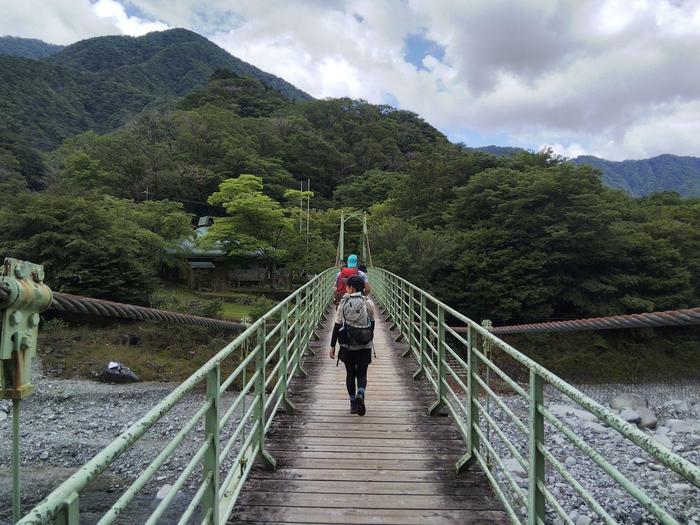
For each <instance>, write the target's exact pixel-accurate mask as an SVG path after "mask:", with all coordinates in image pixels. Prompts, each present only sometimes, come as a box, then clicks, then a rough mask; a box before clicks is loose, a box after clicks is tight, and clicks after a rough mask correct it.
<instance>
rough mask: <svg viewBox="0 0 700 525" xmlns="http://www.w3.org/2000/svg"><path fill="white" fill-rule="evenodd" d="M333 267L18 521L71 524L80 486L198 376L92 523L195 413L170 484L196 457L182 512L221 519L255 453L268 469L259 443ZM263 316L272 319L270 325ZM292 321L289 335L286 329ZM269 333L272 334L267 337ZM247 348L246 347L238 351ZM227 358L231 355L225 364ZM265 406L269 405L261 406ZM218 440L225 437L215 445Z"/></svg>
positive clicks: (143, 476)
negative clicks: (200, 390) (195, 436)
mask: <svg viewBox="0 0 700 525" xmlns="http://www.w3.org/2000/svg"><path fill="white" fill-rule="evenodd" d="M335 271H336V269H335V268H329V269H327V270H325V271H324V272H323V273H321V274H319V275H317V276H316V277H315V278H314V279H312V280H311V281H309V282H308V283H306V284H304V285H303V286H302V287H300V288H299V289H297V290H296V291H294V292H293V293H291V294H290V295H289V296H288V297H287V298H286V299H284V300H283V301H281V302H280V303H279V304H277V305H276V306H275V307H273V308H272V309H270V310H269V311H268V312H267V313H265V314H264V315H263V316H262V317H261V318H260V319H258V320H257V321H255V322H254V323H253V324H251V325H250V326H249V327H248V328H246V329H245V331H243V332H242V333H241V334H239V335H238V336H237V337H236V338H235V339H234V340H233V341H232V342H231V343H229V344H228V345H226V346H225V347H224V348H223V349H222V350H220V351H219V352H218V353H217V354H216V355H215V356H214V357H212V358H211V359H210V360H209V361H207V363H205V364H204V365H203V366H202V367H201V368H200V369H199V370H197V371H196V372H195V373H194V374H192V375H191V376H190V377H189V378H188V379H186V380H185V381H184V382H183V383H181V384H180V385H178V386H177V387H176V388H175V389H174V390H173V391H172V392H171V393H170V394H168V395H167V396H166V397H165V398H164V399H163V400H161V401H160V402H159V403H158V404H156V405H155V406H154V407H153V408H151V409H150V410H149V411H148V412H147V413H146V414H145V415H144V416H143V417H141V418H140V419H139V420H138V421H137V422H136V423H134V424H133V425H131V426H130V427H129V428H128V429H127V430H126V431H124V432H123V433H122V434H120V435H119V436H118V437H117V438H116V439H114V440H113V441H112V442H111V443H110V444H109V445H107V447H105V448H104V449H103V450H102V451H100V452H98V453H97V454H96V455H95V456H94V457H93V458H92V459H91V460H90V461H89V462H88V463H86V464H85V465H83V466H82V467H81V468H80V469H79V470H78V471H77V472H75V473H74V474H73V475H72V476H70V477H69V478H68V479H67V480H66V481H64V482H63V483H61V485H59V486H58V487H57V488H56V489H54V490H53V492H51V493H50V494H49V495H48V496H46V498H44V499H43V500H42V501H41V502H40V503H39V504H38V505H37V506H35V507H34V508H33V509H32V510H30V511H29V512H28V513H27V514H26V515H25V516H24V517H23V518H22V519H21V520H20V521H18V523H20V524H23V525H24V524H45V523H53V522H54V520H56V521H58V522H60V523H65V524H67V525H75V524H77V523H78V520H79V514H80V511H79V506H78V500H79V497H80V494H81V491H83V489H85V487H86V486H87V485H88V484H89V483H90V482H91V481H92V480H94V479H95V478H96V477H97V476H98V475H99V474H100V473H102V472H104V471H105V470H106V469H107V468H109V467H110V465H112V463H114V461H115V460H116V459H117V458H118V457H119V456H120V455H121V454H123V453H124V452H125V451H127V450H128V449H129V448H130V447H132V446H133V445H134V444H135V443H136V442H137V441H138V440H139V439H140V438H141V437H142V436H143V435H144V434H145V433H146V432H147V431H148V430H149V429H150V428H151V427H153V425H155V424H156V423H157V422H158V421H159V420H160V419H161V418H163V416H165V415H166V414H167V413H168V412H169V411H170V410H171V409H172V408H173V407H174V406H175V405H176V404H177V403H178V402H179V401H180V400H181V399H182V398H183V397H184V396H185V395H186V394H188V393H190V392H192V391H193V390H194V388H195V387H196V386H197V385H199V384H200V383H204V384H205V385H206V396H205V401H204V403H203V404H202V405H201V406H200V407H199V408H198V409H197V411H196V412H195V413H194V415H193V416H192V417H191V418H190V419H189V420H188V421H186V422H185V423H183V429H182V430H181V431H180V432H178V433H177V434H176V435H175V436H174V437H173V439H172V440H171V441H170V442H169V443H168V444H167V445H166V447H165V448H164V450H163V451H162V452H161V453H160V454H159V455H158V456H157V457H156V458H155V459H154V460H153V462H152V463H151V464H149V465H148V466H146V467H145V468H144V469H143V470H142V472H141V473H140V474H139V476H138V477H137V479H136V480H135V481H134V482H133V483H132V485H131V486H129V487H127V489H126V490H125V491H124V492H123V494H122V495H121V497H120V498H118V500H117V503H116V504H115V505H113V506H112V507H110V508H109V509H106V514H105V515H104V516H103V517H102V519H101V520H100V521H99V523H100V525H107V524H109V523H113V522H114V521H115V520H116V519H117V518H118V516H119V515H120V513H121V511H122V510H123V509H124V508H125V507H126V506H127V505H128V504H129V503H130V502H131V500H132V499H133V498H134V496H136V494H137V493H138V491H139V490H141V489H142V488H143V487H144V486H145V485H146V484H147V483H148V481H149V480H150V479H151V478H152V477H153V475H155V473H156V472H157V471H158V468H159V467H160V466H161V465H162V464H163V463H164V462H165V461H166V460H167V458H168V457H170V456H171V454H172V453H173V451H174V450H175V449H177V448H178V446H180V444H181V443H182V442H183V441H184V440H185V439H186V438H187V437H188V435H191V433H190V432H189V430H190V429H192V428H195V427H196V426H197V425H200V424H202V420H203V424H204V442H203V443H202V444H201V445H200V446H199V448H198V449H197V450H196V452H195V455H194V456H193V457H192V459H191V460H190V462H189V464H188V465H187V466H186V467H185V468H184V469H183V470H182V471H181V474H180V476H179V477H178V479H177V481H176V482H175V484H176V485H177V486H178V487H180V486H183V485H184V483H185V482H186V481H187V479H188V478H189V477H190V476H191V474H192V472H194V471H195V470H196V467H197V466H199V465H200V464H201V465H202V466H203V469H202V474H201V480H200V484H199V487H198V490H197V491H196V494H195V496H194V499H193V501H192V502H191V504H190V506H188V509H187V511H186V513H187V515H190V514H191V513H192V511H193V510H194V507H196V506H197V504H200V505H201V506H202V516H204V517H205V518H204V521H203V523H212V524H218V523H225V522H226V520H227V519H228V516H229V514H230V512H231V510H232V509H233V506H234V505H235V503H236V499H237V497H238V494H239V493H240V489H241V487H242V485H243V483H244V481H245V479H246V478H247V476H248V473H249V472H250V469H251V468H252V465H253V463H254V462H255V460H256V458H257V459H259V460H262V461H263V462H264V463H265V464H266V465H267V466H268V467H270V468H274V466H275V459H274V458H273V457H272V456H271V455H270V454H269V453H268V452H267V450H266V448H265V432H266V430H267V428H269V424H270V422H271V421H272V419H273V418H274V416H275V414H276V412H277V411H278V410H279V408H280V407H283V408H285V409H286V410H287V411H288V412H293V411H294V406H293V405H292V403H291V402H290V401H289V400H288V399H287V395H286V392H287V387H288V385H289V381H290V379H291V377H293V375H294V374H295V372H299V373H301V374H304V375H305V372H304V371H303V368H302V358H303V356H304V354H305V353H306V351H307V349H308V345H309V341H310V340H311V338H312V336H313V333H314V331H315V329H316V327H317V326H318V323H319V322H320V320H321V318H322V315H323V312H324V311H325V309H326V307H327V306H328V304H329V303H330V300H331V295H332V290H333V288H332V282H333V279H334V277H335ZM276 319H279V320H276ZM271 322H274V323H275V324H274V325H271V324H270V323H271ZM292 326H293V327H294V329H293V336H292V334H290V332H292V330H290V327H292ZM271 334H272V335H273V336H274V337H271V336H270V335H271ZM268 347H269V348H276V355H275V356H274V357H273V358H272V359H271V360H269V362H268V360H267V349H268ZM249 348H250V349H251V350H250V353H249V354H245V352H247V351H248V350H247V349H249ZM228 360H233V361H234V362H233V363H230V362H229V361H228ZM253 365H254V370H252V371H251V375H250V377H248V378H246V376H247V369H248V368H249V367H252V366H253ZM266 365H267V366H266ZM224 366H229V367H230V368H232V369H233V372H232V373H231V374H230V375H229V376H228V377H227V378H225V379H224V381H223V382H222V380H221V379H222V378H221V373H222V369H223V367H224ZM273 378H274V383H275V385H276V386H275V387H274V388H273V389H272V391H271V393H270V394H269V395H268V394H267V392H266V388H265V385H266V383H268V384H269V383H270V381H271V380H272V379H273ZM237 379H241V385H242V388H241V391H239V392H237V393H235V394H234V395H233V396H226V395H225V394H226V388H227V387H228V386H230V385H231V384H233V383H234V381H236V380H237ZM222 387H223V388H222ZM251 390H252V393H253V401H252V402H251V403H250V405H249V406H247V407H246V396H247V394H248V393H249V392H250V391H251ZM231 398H232V399H231ZM229 400H230V405H229V407H228V409H225V407H224V406H223V405H224V403H225V402H228V401H229ZM266 406H267V407H271V408H270V409H269V410H266V409H265V407H266ZM239 407H241V408H242V413H243V415H242V417H241V418H240V419H239V420H238V421H237V424H236V426H235V427H233V428H231V426H230V425H229V424H230V423H231V422H232V418H231V416H232V415H233V412H234V410H237V409H238V408H239ZM222 413H223V414H224V415H223V417H221V414H222ZM233 421H235V420H233ZM237 438H239V439H241V441H242V442H243V445H241V446H240V447H238V448H237V455H236V459H235V461H234V462H233V464H232V466H231V467H230V468H229V469H228V473H227V474H226V476H225V478H224V479H223V483H222V480H220V474H221V472H220V471H221V469H222V468H223V467H224V459H225V456H226V455H227V454H228V453H229V452H230V451H231V450H232V449H233V448H234V445H235V442H236V439H237ZM222 440H223V441H224V442H225V445H224V446H223V447H222V444H221V441H222ZM222 451H223V454H222ZM226 464H229V462H227V463H226ZM176 492H177V487H174V488H173V489H172V495H171V497H170V498H167V497H166V499H164V500H163V501H162V502H161V504H160V505H159V506H158V507H157V508H156V509H155V510H154V511H153V513H152V514H151V517H150V518H149V522H155V521H156V520H157V518H158V517H159V516H161V515H162V514H163V512H165V511H166V510H167V507H168V505H169V504H170V502H171V501H172V496H174V495H175V493H176Z"/></svg>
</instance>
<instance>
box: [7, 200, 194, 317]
mask: <svg viewBox="0 0 700 525" xmlns="http://www.w3.org/2000/svg"><path fill="white" fill-rule="evenodd" d="M163 213H168V214H170V215H171V217H169V218H164V217H162V214H163ZM188 224H189V218H188V217H187V215H185V214H184V213H183V212H182V211H181V206H180V205H178V204H175V203H162V204H160V205H156V206H154V205H151V204H148V203H147V205H146V206H142V205H138V204H134V203H133V202H130V201H123V200H118V199H114V198H102V199H95V198H91V199H88V198H85V197H74V196H66V195H52V194H25V195H21V196H20V197H18V198H16V199H14V200H12V201H11V202H10V205H9V206H7V207H3V208H2V210H0V251H2V252H3V253H4V254H5V255H8V256H12V257H16V258H19V259H25V260H30V261H33V262H36V263H39V264H43V265H44V267H45V269H46V273H47V283H48V284H49V286H51V287H52V288H53V289H54V290H57V291H64V292H68V293H76V294H80V295H87V296H92V297H99V298H104V299H112V300H119V301H125V302H132V303H139V304H146V303H147V300H148V296H149V293H150V290H151V286H152V276H153V274H154V270H155V267H156V266H157V264H158V262H159V261H160V258H161V257H162V254H163V252H164V248H165V245H166V242H168V241H171V240H172V239H173V236H179V235H181V234H182V232H184V231H188V230H189V228H188Z"/></svg>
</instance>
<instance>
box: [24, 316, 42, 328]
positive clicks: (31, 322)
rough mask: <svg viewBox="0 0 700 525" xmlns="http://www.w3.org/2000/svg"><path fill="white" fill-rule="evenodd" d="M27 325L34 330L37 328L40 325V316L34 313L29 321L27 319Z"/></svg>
mask: <svg viewBox="0 0 700 525" xmlns="http://www.w3.org/2000/svg"><path fill="white" fill-rule="evenodd" d="M27 324H28V325H29V326H30V328H34V327H35V326H38V325H39V314H37V313H34V314H32V315H30V316H29V319H27Z"/></svg>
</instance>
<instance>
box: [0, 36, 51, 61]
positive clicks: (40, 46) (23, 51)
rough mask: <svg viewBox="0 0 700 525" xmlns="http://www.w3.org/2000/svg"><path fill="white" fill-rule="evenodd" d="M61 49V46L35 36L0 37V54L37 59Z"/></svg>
mask: <svg viewBox="0 0 700 525" xmlns="http://www.w3.org/2000/svg"><path fill="white" fill-rule="evenodd" d="M61 49H63V46H57V45H56V44H47V43H46V42H43V41H41V40H37V39H36V38H19V37H16V36H2V37H0V55H9V56H13V57H21V58H36V59H38V58H44V57H47V56H49V55H53V54H54V53H58V52H59V51H60V50H61Z"/></svg>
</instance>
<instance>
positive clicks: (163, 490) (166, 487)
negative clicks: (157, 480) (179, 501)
mask: <svg viewBox="0 0 700 525" xmlns="http://www.w3.org/2000/svg"><path fill="white" fill-rule="evenodd" d="M172 488H173V486H172V485H163V486H162V487H161V488H160V489H158V493H157V494H156V499H157V500H161V499H163V498H165V496H167V495H168V492H170V489H172Z"/></svg>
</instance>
